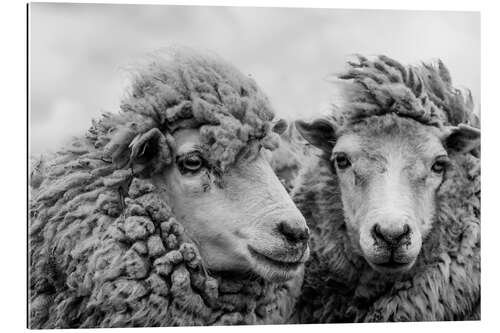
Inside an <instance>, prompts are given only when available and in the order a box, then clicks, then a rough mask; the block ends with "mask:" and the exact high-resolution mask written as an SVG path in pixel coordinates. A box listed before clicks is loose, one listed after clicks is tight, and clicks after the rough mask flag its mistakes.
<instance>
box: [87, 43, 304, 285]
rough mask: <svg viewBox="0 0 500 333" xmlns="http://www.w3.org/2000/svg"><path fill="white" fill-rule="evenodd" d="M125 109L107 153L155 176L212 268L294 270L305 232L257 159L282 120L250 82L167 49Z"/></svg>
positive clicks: (281, 275)
mask: <svg viewBox="0 0 500 333" xmlns="http://www.w3.org/2000/svg"><path fill="white" fill-rule="evenodd" d="M121 108H122V110H123V112H122V114H121V115H119V116H118V117H114V116H110V117H111V118H112V119H113V120H112V121H111V123H116V121H117V119H121V120H120V121H121V122H122V125H121V126H120V127H119V128H115V129H113V130H112V133H111V134H110V136H111V137H110V141H109V142H107V143H105V147H104V150H105V152H106V154H107V155H108V156H109V158H110V159H111V160H112V162H113V164H115V165H119V166H124V167H125V168H131V169H132V170H133V173H134V174H135V175H140V176H141V177H144V178H151V179H153V183H154V184H155V186H156V187H157V188H158V189H159V191H160V193H161V195H162V198H163V199H164V200H165V201H166V202H167V203H168V205H169V206H170V207H171V208H172V210H173V212H174V214H175V215H176V217H177V219H178V220H180V222H181V223H182V224H183V225H184V226H185V228H186V232H188V233H189V234H190V235H191V237H192V241H193V242H196V243H197V245H198V247H199V249H200V251H201V254H202V257H203V259H204V262H205V265H206V267H207V268H208V269H210V270H215V271H232V272H235V271H238V272H242V273H248V272H252V273H256V274H257V275H259V276H262V277H264V278H265V279H268V280H271V281H276V280H287V279H290V278H291V277H293V276H295V275H296V274H297V273H298V272H299V271H300V267H301V265H302V263H303V262H304V261H305V260H306V259H307V257H308V247H307V239H308V229H307V226H306V224H305V221H304V218H303V217H302V215H301V214H300V212H299V211H298V210H297V208H296V207H295V206H294V204H293V203H292V201H291V199H290V198H289V196H288V194H287V192H286V191H285V189H284V188H283V186H282V185H281V184H280V182H279V180H278V178H277V177H276V176H275V174H274V173H273V170H272V169H271V167H270V165H269V163H268V162H267V161H266V159H265V158H264V155H263V150H265V149H274V148H275V147H276V146H277V143H278V141H277V140H278V138H277V134H276V133H274V132H278V133H281V132H282V131H283V130H284V129H286V123H284V122H283V121H277V122H274V123H272V122H271V121H272V119H273V117H274V113H273V111H272V109H271V106H270V105H269V102H268V100H267V98H266V97H265V96H264V94H263V93H262V92H261V91H260V90H259V89H258V87H257V86H256V84H255V82H254V81H253V80H252V79H251V78H249V77H246V76H244V75H243V74H241V73H240V72H239V71H238V70H236V69H235V68H233V67H232V66H230V65H228V64H227V63H225V62H224V61H222V60H221V59H219V58H218V57H216V56H215V55H211V54H197V53H195V52H193V51H191V50H188V49H185V48H174V49H169V50H166V51H162V52H161V53H159V54H157V55H154V56H151V58H150V59H148V61H147V62H146V63H145V64H143V65H141V66H139V68H138V69H137V70H136V71H135V74H134V76H133V81H132V88H131V92H130V94H129V96H128V97H126V98H125V100H124V102H123V103H122V106H121ZM96 126H103V123H101V124H99V125H96ZM98 144H101V143H100V142H98Z"/></svg>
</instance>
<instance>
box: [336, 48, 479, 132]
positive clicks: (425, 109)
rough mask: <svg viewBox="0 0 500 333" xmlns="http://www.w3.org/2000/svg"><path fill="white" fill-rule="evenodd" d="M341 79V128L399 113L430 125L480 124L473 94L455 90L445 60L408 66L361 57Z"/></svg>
mask: <svg viewBox="0 0 500 333" xmlns="http://www.w3.org/2000/svg"><path fill="white" fill-rule="evenodd" d="M348 64H349V66H348V68H347V70H346V71H345V72H344V73H341V74H340V75H339V76H338V78H339V79H340V80H341V81H344V82H347V83H348V84H346V85H345V86H344V89H343V95H344V97H345V99H346V104H345V105H343V107H342V111H341V113H340V114H339V115H337V118H338V119H337V120H339V122H340V124H344V123H352V122H357V121H359V120H361V119H363V118H366V117H370V116H377V115H383V114H387V113H394V114H397V115H399V116H401V117H409V118H412V119H415V120H417V121H419V122H421V123H423V124H425V125H431V126H437V127H440V126H443V125H458V124H459V123H464V124H469V125H471V126H476V127H477V126H478V125H479V118H478V117H477V116H476V115H475V114H474V113H473V108H474V104H473V101H472V94H471V92H470V91H469V90H466V89H464V90H460V89H457V88H455V87H453V84H452V81H451V75H450V72H449V71H448V69H447V68H446V66H445V65H444V64H443V62H442V61H441V60H438V61H437V62H436V63H422V64H421V65H420V66H404V65H402V64H401V63H399V62H397V61H396V60H394V59H391V58H389V57H387V56H384V55H380V56H377V57H375V58H373V59H369V58H367V57H364V56H360V55H359V56H357V61H351V62H349V63H348Z"/></svg>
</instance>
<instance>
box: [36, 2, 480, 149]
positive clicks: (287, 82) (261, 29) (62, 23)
mask: <svg viewBox="0 0 500 333" xmlns="http://www.w3.org/2000/svg"><path fill="white" fill-rule="evenodd" d="M30 7H31V27H30V31H31V42H30V61H31V66H30V74H31V86H30V87H31V132H30V133H31V152H32V153H34V154H38V153H42V152H44V151H46V150H55V149H57V148H58V147H59V146H60V145H61V144H62V143H64V141H66V140H67V139H68V138H69V137H70V136H71V135H78V134H82V133H84V131H85V129H86V128H87V127H88V126H89V124H90V120H91V119H92V118H93V117H96V116H97V115H99V114H100V113H101V112H102V111H117V110H118V105H119V101H120V99H121V97H122V95H123V92H124V88H125V87H126V80H125V78H126V74H125V72H124V67H126V66H127V65H128V64H130V63H132V62H134V60H135V59H137V58H138V57H141V56H143V55H144V54H146V53H148V52H151V51H154V50H156V49H159V48H162V47H165V46H167V45H169V44H171V43H177V44H186V45H190V46H193V47H200V48H203V49H209V50H212V51H214V52H216V53H218V54H219V55H221V56H222V57H223V58H225V59H227V60H228V61H230V62H231V63H233V64H234V65H235V66H237V67H238V68H239V69H241V70H242V71H243V72H244V73H246V74H251V75H252V76H253V77H254V78H255V79H256V81H257V82H258V83H259V85H260V86H261V88H262V89H263V90H264V91H265V92H266V93H267V95H268V96H269V97H270V99H271V102H272V104H273V105H274V107H275V109H276V112H277V113H278V114H279V115H280V116H282V117H285V118H295V117H305V118H308V117H311V116H312V115H314V114H318V113H320V112H321V110H322V109H324V108H325V106H326V105H327V103H328V101H329V99H331V95H332V87H331V86H330V84H329V83H328V82H327V81H326V77H327V76H328V75H329V74H331V73H335V72H339V71H341V70H342V69H343V68H344V64H345V61H346V60H347V59H348V57H349V56H350V55H352V54H354V53H361V54H367V55H374V54H380V53H383V54H386V55H388V56H390V57H393V58H395V59H397V60H399V61H401V62H404V63H414V64H415V63H418V62H420V61H428V60H433V59H437V58H441V59H442V60H443V61H444V62H445V64H446V65H447V66H448V67H449V68H450V70H451V73H452V77H453V79H454V81H455V83H456V84H457V85H458V86H462V87H468V88H470V89H471V90H472V92H473V96H474V98H475V101H476V105H477V107H478V106H479V104H480V101H479V97H480V17H479V13H475V12H436V11H387V10H384V11H379V10H337V9H286V8H238V7H188V6H165V5H164V6H160V5H156V6H151V5H150V6H145V5H102V4H101V5H96V4H40V3H37V4H31V5H30Z"/></svg>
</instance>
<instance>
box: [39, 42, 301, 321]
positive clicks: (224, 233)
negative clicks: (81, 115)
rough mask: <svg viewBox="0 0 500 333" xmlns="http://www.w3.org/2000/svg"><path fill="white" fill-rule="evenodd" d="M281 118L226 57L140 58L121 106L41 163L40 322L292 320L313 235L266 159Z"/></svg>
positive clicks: (166, 54)
mask: <svg viewBox="0 0 500 333" xmlns="http://www.w3.org/2000/svg"><path fill="white" fill-rule="evenodd" d="M273 118H274V112H273V110H272V108H271V105H270V103H269V101H268V99H267V97H266V96H265V95H264V94H263V93H262V92H261V90H260V89H259V88H258V87H257V85H256V83H255V81H254V80H253V79H252V78H250V77H247V76H245V75H243V74H242V73H241V72H239V71H238V70H237V69H236V68H234V67H233V66H231V65H229V64H228V63H226V62H225V61H224V60H222V59H220V58H219V57H218V56H216V55H213V54H210V53H208V52H207V53H204V52H197V51H194V50H191V49H189V48H184V47H173V48H170V49H167V50H163V51H162V52H158V53H156V54H153V55H151V56H150V57H148V58H147V59H146V61H143V63H140V64H139V65H138V66H137V69H136V70H135V71H134V72H133V74H132V77H131V88H130V91H129V92H128V94H126V96H125V97H124V98H123V101H122V103H121V105H120V112H119V113H116V114H115V113H105V114H103V115H102V117H101V118H100V119H98V120H94V121H92V126H91V127H90V128H89V130H88V131H87V132H86V134H85V136H82V137H76V138H74V140H73V141H72V142H71V143H70V144H69V145H68V146H66V147H65V148H63V149H61V150H60V151H58V152H57V153H56V154H53V155H47V156H45V157H44V158H42V159H41V160H40V161H33V163H32V164H33V170H32V174H31V180H32V181H31V185H32V189H31V199H30V221H29V222H30V223H29V272H30V274H29V326H30V327H31V328H76V327H79V328H81V327H85V328H86V327H129V326H177V325H226V324H228V325H229V324H271V323H283V322H285V321H286V320H287V318H288V316H289V314H290V313H291V311H292V310H293V306H294V302H295V300H296V299H297V297H298V292H299V291H300V285H301V283H302V274H303V263H304V262H305V261H306V260H307V258H308V255H309V248H308V245H307V239H308V232H309V231H308V228H307V226H306V223H305V219H304V217H303V216H302V215H301V214H300V212H299V211H298V209H297V208H296V207H295V205H294V204H293V202H292V200H291V198H290V197H289V195H288V193H287V192H286V190H285V189H284V188H283V186H282V185H281V184H280V182H279V180H278V178H277V177H276V175H275V174H274V173H273V171H272V169H271V167H270V165H269V162H268V161H267V160H266V159H265V158H264V151H265V150H267V149H269V150H272V149H274V148H276V146H277V144H278V134H279V133H281V132H282V131H283V130H284V129H286V124H285V123H284V122H283V121H281V120H278V121H274V120H273Z"/></svg>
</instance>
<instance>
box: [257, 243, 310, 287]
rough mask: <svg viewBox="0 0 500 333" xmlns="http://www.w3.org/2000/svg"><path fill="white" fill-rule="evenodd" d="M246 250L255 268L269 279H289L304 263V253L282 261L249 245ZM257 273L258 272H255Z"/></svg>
mask: <svg viewBox="0 0 500 333" xmlns="http://www.w3.org/2000/svg"><path fill="white" fill-rule="evenodd" d="M248 251H249V252H250V255H251V256H252V258H253V259H254V260H255V262H256V264H257V265H256V270H257V271H262V272H265V274H259V275H265V276H263V277H264V278H266V277H267V278H269V279H270V280H289V279H291V278H292V277H293V276H295V272H296V271H297V270H298V269H299V268H300V267H301V266H302V265H303V264H304V259H303V258H304V256H305V253H304V254H303V255H302V256H301V257H300V259H299V260H296V261H283V260H279V259H276V258H271V257H270V256H268V255H265V254H263V253H261V252H259V251H257V250H255V249H254V248H252V247H251V246H248ZM257 273H259V272H257Z"/></svg>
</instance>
